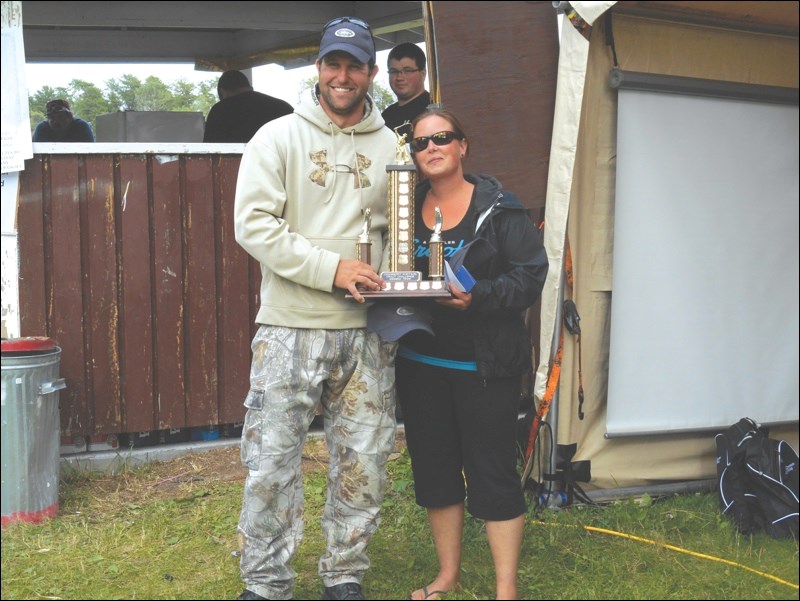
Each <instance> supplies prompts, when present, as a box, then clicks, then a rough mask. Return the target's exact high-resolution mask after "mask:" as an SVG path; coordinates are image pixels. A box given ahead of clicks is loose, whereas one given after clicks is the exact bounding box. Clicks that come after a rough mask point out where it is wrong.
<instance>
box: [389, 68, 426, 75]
mask: <svg viewBox="0 0 800 601" xmlns="http://www.w3.org/2000/svg"><path fill="white" fill-rule="evenodd" d="M417 71H422V69H412V68H411V67H406V68H405V69H389V77H397V76H398V75H401V74H402V75H405V76H406V77H408V76H409V75H411V74H412V73H416V72H417Z"/></svg>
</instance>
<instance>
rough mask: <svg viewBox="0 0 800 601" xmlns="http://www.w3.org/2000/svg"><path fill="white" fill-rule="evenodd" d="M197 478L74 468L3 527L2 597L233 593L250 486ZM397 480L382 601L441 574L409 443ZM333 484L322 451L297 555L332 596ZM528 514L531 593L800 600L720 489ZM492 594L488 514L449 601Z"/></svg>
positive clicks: (379, 559)
mask: <svg viewBox="0 0 800 601" xmlns="http://www.w3.org/2000/svg"><path fill="white" fill-rule="evenodd" d="M176 471H178V472H180V477H177V476H174V473H175V472H176ZM195 473H197V474H200V473H202V465H193V464H191V463H190V464H189V467H188V468H187V467H186V464H184V465H182V466H181V467H179V468H176V467H171V466H170V465H169V464H159V465H154V466H145V467H142V468H138V469H134V470H129V471H124V472H123V473H122V474H120V475H117V476H110V475H107V474H86V473H80V472H74V473H70V474H66V477H65V478H64V481H63V482H62V484H61V487H60V508H59V514H58V516H57V517H56V518H54V519H52V520H49V521H47V522H45V523H42V524H38V525H35V524H24V523H16V524H12V525H10V526H8V527H6V528H4V529H3V532H2V598H3V599H233V598H235V597H236V595H238V594H239V592H241V590H242V588H243V585H242V582H241V580H240V578H239V569H238V546H239V543H238V540H237V535H236V523H237V519H238V513H239V507H240V504H241V494H242V482H241V481H239V480H238V479H234V480H230V479H228V480H224V479H222V480H221V479H214V478H211V477H207V476H206V477H203V476H194V477H193V476H192V474H195ZM390 475H391V488H390V491H389V492H388V494H387V497H386V501H385V504H384V513H383V521H382V524H381V527H380V528H379V529H378V533H377V535H376V536H375V538H374V539H373V542H372V544H371V545H370V548H369V554H370V558H371V560H372V568H371V569H370V571H369V572H368V574H367V576H366V578H365V580H364V583H363V585H364V590H365V592H366V594H367V595H368V597H369V598H372V599H398V598H405V597H406V596H408V594H409V593H410V592H411V591H412V590H414V589H415V588H419V587H420V586H422V585H423V584H427V583H428V582H430V580H432V579H433V577H434V576H435V574H436V571H437V563H436V555H435V551H434V548H433V542H432V540H431V537H430V533H429V531H428V527H427V519H426V516H425V512H424V511H423V510H421V509H420V508H419V507H417V506H416V505H415V504H414V502H413V485H412V483H411V478H410V467H409V460H408V457H407V455H406V454H405V452H402V453H401V454H400V455H399V456H398V457H397V458H396V459H394V460H393V461H391V462H390ZM167 485H169V494H165V493H164V491H163V490H162V489H164V488H165V486H167ZM324 487H325V471H324V460H323V461H317V462H316V466H312V468H311V469H309V470H307V476H306V536H305V540H304V542H303V545H302V546H301V548H300V550H299V552H298V554H297V556H296V558H295V561H294V564H293V567H294V568H295V570H296V571H297V572H298V580H297V583H296V589H295V598H297V599H318V598H319V596H320V593H321V587H322V584H321V582H320V580H319V577H318V576H317V561H318V558H319V555H320V553H321V552H322V550H323V542H322V537H321V529H320V524H319V516H320V514H321V511H322V503H323V497H324ZM528 518H529V519H528V524H527V526H526V532H525V539H524V543H523V550H522V563H521V566H520V594H521V596H522V598H523V599H798V588H797V581H798V543H797V541H794V540H789V541H787V540H780V541H779V540H774V539H771V538H769V537H767V536H766V535H755V536H742V535H741V534H739V533H738V532H737V531H736V530H735V528H733V527H732V526H731V524H730V523H728V522H727V521H726V520H725V519H723V518H722V517H721V516H720V514H719V510H718V507H717V498H716V495H715V494H713V493H712V494H692V495H681V496H671V497H668V498H662V499H658V500H651V499H649V498H647V497H645V498H644V499H641V500H639V501H638V502H634V501H632V500H630V501H624V502H617V503H614V504H611V505H606V506H603V507H585V506H581V507H572V508H567V509H562V510H544V511H538V510H537V511H533V510H532V511H531V512H530V514H529V516H528ZM593 528H596V529H602V530H592V529H593ZM606 531H608V532H606ZM615 533H617V534H621V535H626V536H625V537H623V536H619V535H617V534H615ZM630 537H639V539H635V538H630ZM670 547H672V548H670ZM780 580H782V581H785V582H781V581H780ZM493 595H494V573H493V569H492V562H491V555H490V553H489V549H488V544H487V543H486V537H485V532H484V531H483V526H482V523H481V522H479V521H477V520H474V519H471V518H467V522H466V525H465V533H464V559H463V569H462V578H461V586H460V587H459V589H458V590H456V591H454V592H452V593H451V594H449V595H448V596H447V598H448V599H489V598H492V597H493Z"/></svg>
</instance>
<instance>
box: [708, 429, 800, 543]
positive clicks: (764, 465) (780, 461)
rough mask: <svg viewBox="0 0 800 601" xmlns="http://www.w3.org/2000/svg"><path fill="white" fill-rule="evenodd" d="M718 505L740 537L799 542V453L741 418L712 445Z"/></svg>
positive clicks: (765, 430) (766, 430)
mask: <svg viewBox="0 0 800 601" xmlns="http://www.w3.org/2000/svg"><path fill="white" fill-rule="evenodd" d="M714 442H715V444H716V450H717V477H718V481H719V502H720V509H721V510H722V513H723V515H725V516H727V517H728V518H730V519H731V520H733V523H734V524H735V525H736V528H737V529H738V530H739V531H740V532H742V533H743V534H751V533H755V532H759V531H762V530H763V531H764V532H766V533H767V534H768V535H770V536H771V537H773V538H791V537H794V538H795V539H796V538H797V534H798V472H797V451H795V450H794V449H793V448H792V447H791V445H790V444H789V443H787V442H786V441H785V440H774V439H771V438H769V430H768V429H767V428H764V427H761V426H759V425H758V424H757V423H756V422H754V421H753V420H752V419H750V418H748V417H745V418H742V419H740V420H739V421H738V422H736V423H735V424H733V425H732V426H731V427H730V428H728V429H727V430H725V432H723V433H721V434H717V436H716V438H715V439H714Z"/></svg>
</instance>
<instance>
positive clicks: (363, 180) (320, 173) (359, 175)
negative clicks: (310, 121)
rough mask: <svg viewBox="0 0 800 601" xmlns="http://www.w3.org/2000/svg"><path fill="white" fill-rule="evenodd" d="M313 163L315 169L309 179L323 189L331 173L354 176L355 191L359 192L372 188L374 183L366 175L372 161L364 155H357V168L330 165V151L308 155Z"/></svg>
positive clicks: (319, 151)
mask: <svg viewBox="0 0 800 601" xmlns="http://www.w3.org/2000/svg"><path fill="white" fill-rule="evenodd" d="M308 156H309V158H310V159H311V162H312V163H314V167H312V169H311V173H309V174H308V179H310V180H311V181H312V182H314V183H315V184H317V185H318V186H321V187H322V188H324V187H325V181H326V180H327V178H328V174H329V173H334V172H335V173H347V174H350V175H352V176H353V189H355V190H358V189H359V188H369V187H370V186H372V183H371V182H370V181H369V177H367V174H366V173H364V170H365V169H369V167H370V166H371V165H372V161H371V160H369V159H368V158H367V157H365V156H364V155H363V154H359V153H356V166H355V167H351V166H350V165H342V164H337V165H331V164H329V163H328V151H327V150H318V151H316V152H309V153H308Z"/></svg>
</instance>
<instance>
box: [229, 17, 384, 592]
mask: <svg viewBox="0 0 800 601" xmlns="http://www.w3.org/2000/svg"><path fill="white" fill-rule="evenodd" d="M316 66H317V71H318V73H319V83H318V84H317V86H315V88H314V89H312V90H309V92H308V94H307V96H306V97H305V98H303V99H301V101H300V104H299V105H298V106H297V107H296V109H295V112H294V113H293V114H291V115H286V116H283V117H280V118H278V119H275V120H273V121H270V122H269V123H267V124H266V125H264V126H263V127H262V128H261V129H259V131H258V132H257V133H256V134H255V136H253V138H252V139H251V140H250V142H249V143H248V145H247V147H246V148H245V151H244V154H243V155H242V161H241V165H240V168H239V177H238V180H237V184H236V197H235V203H234V231H235V235H236V240H237V242H238V243H239V244H240V245H241V246H242V247H243V248H244V249H245V250H246V251H247V252H248V253H249V254H250V255H251V256H252V257H254V258H255V259H256V260H258V262H259V263H260V264H261V276H262V277H261V292H260V296H259V302H260V307H259V310H258V313H257V316H256V322H257V323H258V325H259V328H258V331H257V332H256V335H255V337H254V338H253V342H252V352H253V359H252V364H251V370H250V391H249V393H248V394H247V398H246V399H245V403H244V404H245V407H246V408H247V413H246V415H245V422H244V427H243V430H242V446H241V455H242V462H243V464H244V465H245V466H246V467H247V468H248V470H249V472H248V476H247V480H246V482H245V487H244V496H243V501H242V511H241V514H240V517H239V533H240V536H241V540H242V541H243V548H242V556H241V563H240V568H241V574H242V579H243V580H244V581H245V583H246V585H247V588H246V589H245V590H244V591H243V592H242V594H241V595H240V596H239V597H238V598H239V599H290V598H291V597H292V594H293V588H294V580H295V576H296V574H295V572H294V571H293V570H292V569H291V567H290V562H291V559H292V557H293V556H294V555H295V552H296V550H297V547H298V545H299V544H300V541H301V539H302V536H303V474H302V470H301V462H302V452H303V446H304V443H305V441H306V436H307V434H308V429H309V426H310V425H311V421H312V420H313V419H314V416H315V414H316V411H317V408H318V407H319V406H321V407H322V411H323V417H324V425H325V437H326V442H327V446H328V450H329V452H330V459H329V468H328V469H329V471H328V490H327V496H326V504H325V509H324V513H323V517H322V529H323V533H324V536H325V541H326V547H327V548H326V551H325V554H324V555H323V556H322V558H321V559H320V561H319V573H320V576H321V577H322V580H323V584H324V587H325V589H324V592H323V595H322V598H323V599H364V595H363V594H362V592H361V580H362V577H363V576H364V573H365V572H366V570H367V568H368V567H369V559H368V558H367V555H366V547H367V545H368V543H369V541H370V539H371V537H372V535H373V534H374V532H375V529H376V528H377V526H378V521H379V510H380V506H381V502H382V501H383V494H384V490H385V488H386V462H387V459H388V457H389V453H390V452H391V451H392V450H394V444H395V417H394V411H395V391H394V355H395V351H396V343H393V342H384V341H382V340H381V338H380V336H379V335H378V334H376V333H375V332H370V331H368V330H367V329H366V322H367V316H366V304H365V303H364V297H363V296H362V295H361V293H360V291H361V290H378V289H380V288H382V287H383V286H384V282H383V280H382V279H381V278H380V276H379V275H378V274H379V273H380V271H381V269H380V268H381V267H382V265H381V263H382V262H383V263H384V265H383V268H384V270H385V269H386V267H387V265H385V264H386V263H388V257H385V259H384V255H385V253H384V252H383V249H384V246H385V244H386V243H387V238H388V235H387V227H388V216H387V201H386V199H387V193H388V175H387V173H386V165H387V164H390V163H392V162H393V161H394V159H395V151H396V148H397V143H396V138H395V136H394V135H393V134H392V133H391V132H390V131H389V130H388V129H386V127H384V122H383V119H382V118H381V116H380V114H379V113H378V110H377V108H376V106H375V104H374V102H373V101H372V99H371V98H370V97H369V96H368V95H367V90H368V88H369V86H370V84H371V83H372V81H373V79H374V78H375V75H376V73H377V71H378V68H377V66H376V65H375V42H374V40H373V37H372V34H371V32H370V29H369V25H368V24H367V23H365V22H363V21H361V20H359V19H356V18H352V17H341V18H338V19H334V20H332V21H331V22H329V23H328V24H327V25H326V26H325V27H324V28H323V30H322V40H321V43H320V50H319V54H318V57H317V61H316ZM361 236H366V237H368V238H369V241H370V242H371V252H370V258H369V259H366V260H367V261H369V262H362V261H360V260H359V259H358V258H357V256H356V241H357V240H358V239H359V238H360V237H361ZM347 296H350V297H352V298H347Z"/></svg>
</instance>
